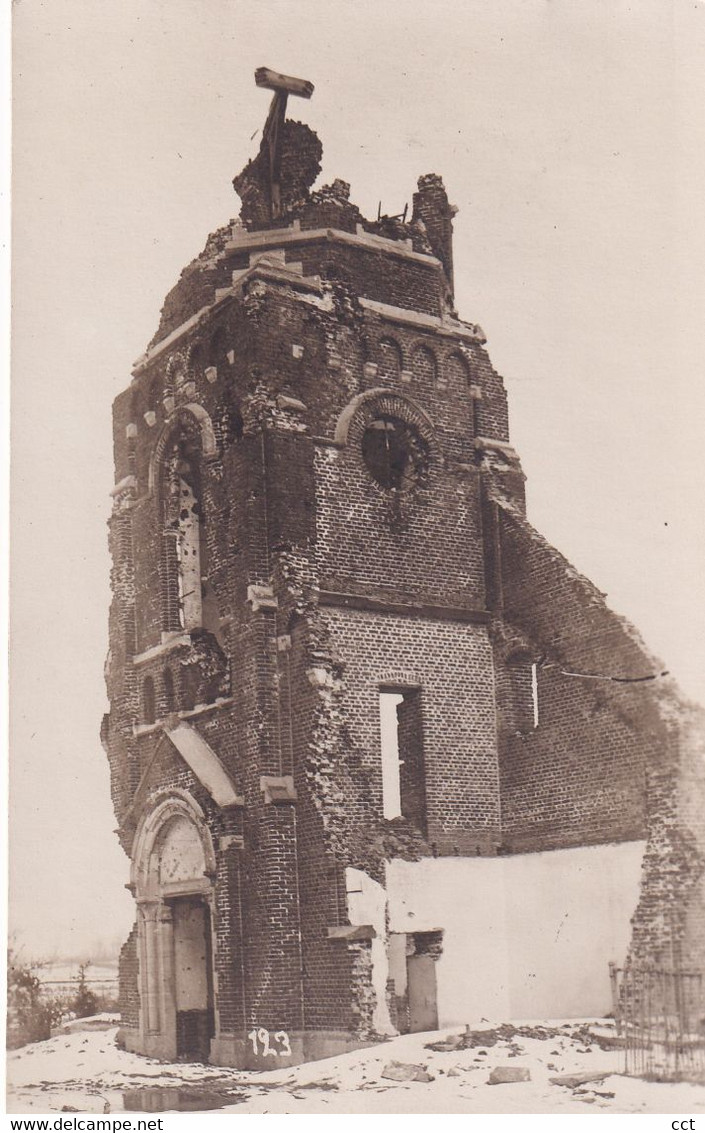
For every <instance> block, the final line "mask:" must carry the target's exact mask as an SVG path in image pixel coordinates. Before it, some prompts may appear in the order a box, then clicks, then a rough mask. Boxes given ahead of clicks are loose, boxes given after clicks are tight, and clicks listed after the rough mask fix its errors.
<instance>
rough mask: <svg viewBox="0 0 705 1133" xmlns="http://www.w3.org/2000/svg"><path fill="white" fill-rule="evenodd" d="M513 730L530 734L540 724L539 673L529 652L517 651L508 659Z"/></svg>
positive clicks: (519, 733)
mask: <svg viewBox="0 0 705 1133" xmlns="http://www.w3.org/2000/svg"><path fill="white" fill-rule="evenodd" d="M507 672H508V674H509V693H510V705H509V707H510V713H511V727H512V731H514V732H515V733H517V734H518V735H522V736H528V735H530V733H531V732H533V731H534V730H535V729H536V728H537V727H538V724H539V699H538V674H537V667H536V663H535V662H533V661H532V660H531V657H530V656H529V654H528V653H517V654H514V656H513V657H510V658H509V660H508V661H507Z"/></svg>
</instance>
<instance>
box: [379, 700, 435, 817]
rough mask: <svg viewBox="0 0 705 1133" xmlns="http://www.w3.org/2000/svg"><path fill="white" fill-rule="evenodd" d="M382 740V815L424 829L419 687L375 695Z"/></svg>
mask: <svg viewBox="0 0 705 1133" xmlns="http://www.w3.org/2000/svg"><path fill="white" fill-rule="evenodd" d="M379 710H380V734H381V743H382V806H383V813H384V817H385V818H399V817H400V816H401V817H403V818H406V819H408V820H409V822H412V823H413V824H414V825H415V826H417V827H418V828H419V830H421V831H423V832H424V833H425V830H426V781H425V768H424V756H423V731H422V717H421V690H420V689H417V688H410V689H401V690H399V689H395V690H382V691H380V694H379Z"/></svg>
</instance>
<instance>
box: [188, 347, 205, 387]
mask: <svg viewBox="0 0 705 1133" xmlns="http://www.w3.org/2000/svg"><path fill="white" fill-rule="evenodd" d="M188 368H189V371H190V373H191V377H192V379H194V380H195V379H196V378H198V377H199V375H200V374H201V372H202V371H203V346H202V345H201V343H200V342H195V343H194V344H193V346H192V347H191V349H190V351H189V357H188Z"/></svg>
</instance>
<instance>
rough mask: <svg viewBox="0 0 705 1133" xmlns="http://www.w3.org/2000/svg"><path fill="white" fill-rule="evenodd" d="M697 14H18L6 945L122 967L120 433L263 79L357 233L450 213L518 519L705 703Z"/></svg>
mask: <svg viewBox="0 0 705 1133" xmlns="http://www.w3.org/2000/svg"><path fill="white" fill-rule="evenodd" d="M704 49H705V6H704V5H703V3H697V2H693V0H689V2H687V3H686V2H685V0H639V3H629V4H627V3H620V2H619V0H604V2H602V0H583V2H581V3H576V2H575V0H506V2H501V0H499V2H498V0H462V2H461V0H452V2H451V0H440V2H439V0H435V2H434V0H427V2H426V3H425V4H424V5H420V4H419V3H413V2H406V0H404V2H401V0H382V2H380V0H374V2H370V0H350V2H342V0H274V2H273V0H201V2H200V3H194V0H120V3H115V2H114V0H110V2H108V0H82V2H79V0H46V2H40V0H17V2H16V3H15V6H14V69H15V76H14V106H15V118H14V130H15V150H14V241H15V243H14V273H15V278H14V338H13V351H14V354H13V417H12V423H13V476H14V496H13V574H12V583H13V641H12V676H13V687H12V704H13V721H12V735H11V754H12V767H11V814H12V823H11V926H12V927H14V929H15V930H16V932H17V933H18V935H19V936H20V937H21V939H22V940H23V941H24V942H25V945H26V949H27V951H28V952H29V953H30V954H31V955H34V956H40V955H42V956H45V955H49V954H51V953H53V952H54V951H58V952H64V953H65V952H75V951H81V950H86V949H87V950H89V951H90V950H93V951H95V948H96V943H97V942H98V941H99V940H101V939H113V938H115V939H117V938H120V937H122V936H124V935H125V934H126V933H127V931H128V930H129V926H130V924H131V922H132V903H131V900H130V898H129V897H128V895H127V893H126V892H125V890H124V888H123V886H124V884H125V882H126V881H127V879H128V867H127V859H126V858H125V856H124V855H123V853H122V851H121V850H120V849H119V846H118V843H117V839H116V837H115V835H114V833H113V830H114V827H115V825H116V823H115V818H114V815H113V813H112V808H111V804H110V798H109V782H108V769H107V761H106V759H105V756H104V753H103V750H102V748H101V746H100V742H99V739H98V729H99V725H100V719H101V715H102V713H103V712H104V711H105V708H106V704H105V691H104V684H103V676H102V669H103V661H104V657H105V653H106V650H107V618H108V602H109V591H108V572H109V562H108V557H107V538H106V537H107V529H106V526H105V522H106V519H107V516H108V514H109V497H108V493H109V490H110V488H111V486H112V484H113V470H112V450H111V424H110V409H111V402H112V399H113V398H114V396H115V395H116V394H117V393H118V392H119V391H120V390H121V389H123V388H124V387H125V386H126V385H127V384H128V382H129V380H130V369H131V363H132V362H133V360H134V359H135V358H137V357H138V356H139V354H140V353H141V352H142V350H143V349H144V347H145V345H146V343H147V342H148V340H149V339H150V338H151V336H152V334H153V333H154V330H155V327H156V324H157V321H158V316H159V309H160V306H161V302H162V300H163V297H164V295H165V293H166V291H167V290H168V289H169V288H170V287H171V286H172V285H173V283H174V282H175V281H176V279H177V277H178V274H179V272H180V270H181V268H182V267H183V266H184V265H185V264H186V263H187V262H188V261H189V260H190V259H191V258H192V257H193V256H194V255H196V254H197V253H198V252H199V251H200V250H201V248H202V246H203V244H204V242H205V239H206V236H207V234H208V233H209V232H210V231H212V230H213V229H214V228H216V227H218V226H219V225H222V224H223V223H224V222H226V221H227V220H228V219H229V218H231V217H234V216H236V215H237V211H238V208H239V202H238V200H237V198H236V196H235V194H234V192H233V190H232V187H231V180H232V177H233V175H234V174H235V173H237V172H238V171H239V170H240V169H241V168H242V166H243V165H244V164H245V163H246V161H247V160H248V158H249V157H250V156H251V155H252V154H253V153H254V152H255V151H256V149H257V146H258V144H259V135H258V136H257V137H255V138H253V135H254V134H255V131H258V130H260V129H261V126H262V124H263V122H264V118H265V116H266V113H267V108H268V100H269V96H268V95H267V94H266V93H265V92H263V91H260V90H258V89H257V88H255V85H254V80H253V72H254V70H255V68H256V67H258V66H261V65H265V66H269V67H272V68H274V69H276V70H279V71H284V72H286V73H288V74H293V75H297V76H299V77H301V78H305V79H310V80H311V81H312V82H313V83H314V84H315V87H316V91H315V94H314V96H313V99H312V100H311V102H310V103H309V102H304V101H303V100H299V99H292V100H291V101H290V104H289V105H290V110H289V113H290V115H291V116H293V117H298V118H300V119H302V120H304V121H307V122H309V123H310V124H311V125H312V126H313V127H314V128H315V129H316V130H317V131H318V133H319V135H320V137H321V140H322V142H323V147H324V155H323V173H322V176H321V179H320V182H319V183H326V182H330V181H332V180H333V179H334V178H335V177H342V178H343V179H345V180H346V181H350V182H351V184H352V198H353V199H354V200H355V201H356V202H357V203H358V204H359V205H360V206H361V208H362V209H363V211H364V212H366V213H367V214H368V215H376V212H377V206H378V202H379V201H380V200H381V202H382V210H383V212H388V213H398V212H401V211H402V209H403V207H404V204H405V203H406V202H407V201H408V202H411V196H412V193H413V191H414V189H415V186H416V179H417V177H418V176H419V175H420V174H423V173H428V172H437V173H441V174H442V175H443V177H444V180H445V183H446V186H447V188H448V191H449V194H450V197H451V200H452V201H453V202H454V203H455V204H457V205H458V207H459V210H460V211H459V213H458V216H457V218H456V223H455V264H456V290H457V302H458V306H459V310H460V313H461V316H462V317H464V318H466V319H469V320H471V321H473V322H479V323H480V324H481V325H482V327H483V328H484V330H485V332H486V334H487V337H488V348H489V351H490V354H491V357H492V359H493V361H494V364H495V365H496V366H497V368H498V369H499V370H500V371H501V372H502V373H503V374H504V375H505V378H506V382H507V387H508V391H509V398H510V424H511V429H512V440H513V443H514V444H515V446H516V447H517V449H518V450H519V452H520V454H521V456H522V459H523V464H524V470H525V472H526V473H527V475H528V485H527V495H528V508H529V518H530V519H531V520H532V522H533V523H534V524H535V526H537V527H538V528H539V529H540V530H541V531H542V532H543V533H544V534H545V535H546V536H547V537H548V538H549V539H550V541H551V542H553V543H554V544H555V545H556V546H557V547H558V548H559V549H560V550H561V551H562V552H563V553H564V554H565V555H567V557H568V558H569V559H570V560H571V561H572V562H573V563H574V564H575V566H577V567H578V569H579V570H581V571H582V572H583V573H584V574H587V575H588V576H589V577H591V578H592V579H593V581H594V582H595V583H596V584H597V586H598V587H600V589H601V590H603V591H604V592H606V594H607V598H608V601H609V603H610V605H611V606H612V607H613V608H615V609H616V610H618V611H619V612H620V613H623V614H625V615H627V616H628V617H629V618H630V619H631V620H633V621H634V622H635V623H636V624H637V626H638V627H639V628H640V630H641V631H642V633H643V635H644V637H645V639H646V641H647V643H648V644H649V645H650V647H651V648H652V649H653V650H655V651H656V653H657V654H659V655H660V657H661V658H662V659H663V661H664V663H665V664H666V665H667V666H668V668H669V669H671V671H672V672H673V673H674V674H675V675H676V676H677V677H678V678H679V680H680V681H681V684H682V686H683V688H684V689H685V690H686V692H687V693H688V694H689V695H691V696H693V697H699V698H700V699H702V700H705V680H704V679H703V673H704V672H705V616H704V614H703V611H704V610H705V571H704V569H703V568H704V552H703V546H704V543H705V540H704V531H703V515H704V514H705V509H704V507H703V504H704V503H705V499H704V497H705V491H704V489H703V473H702V457H701V450H702V447H703V424H704V421H705V393H704V391H703V381H702V360H703V346H704V345H705V343H704V341H703V317H702V316H703V310H704V309H705V272H704V271H703V250H704V248H705V220H704V213H703V209H702V199H703V184H702V182H703V160H702V152H703V126H704V124H705V123H704V118H703V106H704V105H705V89H704V88H705V81H704V80H703V72H704V71H705V68H704V67H703V58H705V50H704Z"/></svg>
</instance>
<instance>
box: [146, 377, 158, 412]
mask: <svg viewBox="0 0 705 1133" xmlns="http://www.w3.org/2000/svg"><path fill="white" fill-rule="evenodd" d="M160 401H161V383H160V381H159V378H152V380H151V382H150V383H149V385H148V387H147V409H148V410H149V409H152V410H157V409H158V408H159V405H160Z"/></svg>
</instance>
